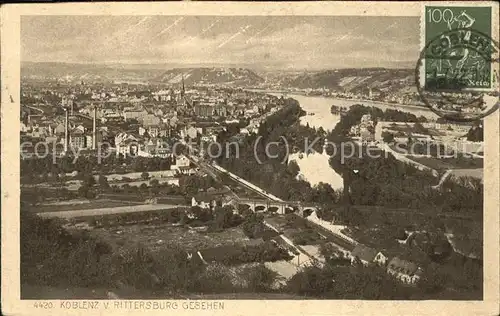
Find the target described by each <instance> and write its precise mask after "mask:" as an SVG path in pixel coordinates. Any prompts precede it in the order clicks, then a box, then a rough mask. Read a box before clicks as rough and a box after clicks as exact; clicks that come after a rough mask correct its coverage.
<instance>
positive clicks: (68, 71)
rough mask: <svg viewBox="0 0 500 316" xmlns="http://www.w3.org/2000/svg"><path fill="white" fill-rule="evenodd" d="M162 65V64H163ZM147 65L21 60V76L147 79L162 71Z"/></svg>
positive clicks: (101, 79)
mask: <svg viewBox="0 0 500 316" xmlns="http://www.w3.org/2000/svg"><path fill="white" fill-rule="evenodd" d="M163 67H164V66H163ZM163 67H161V68H154V67H148V65H103V64H101V65H99V64H76V63H59V62H41V63H38V62H23V63H21V77H22V78H25V79H34V80H58V81H66V82H80V81H82V80H83V81H87V82H110V81H148V80H149V79H150V78H154V77H156V76H158V75H159V74H161V73H162V72H163V69H164V68H163Z"/></svg>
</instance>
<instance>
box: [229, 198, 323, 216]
mask: <svg viewBox="0 0 500 316" xmlns="http://www.w3.org/2000/svg"><path fill="white" fill-rule="evenodd" d="M236 202H237V203H238V204H240V205H248V207H249V208H250V209H251V210H252V211H254V212H276V213H278V214H288V213H299V214H300V215H301V216H304V215H306V216H308V215H309V214H311V213H312V212H314V211H317V210H318V207H317V206H316V205H314V204H308V203H301V202H295V201H283V202H281V201H273V200H265V199H245V198H240V199H238V200H236Z"/></svg>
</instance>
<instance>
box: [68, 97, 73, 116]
mask: <svg viewBox="0 0 500 316" xmlns="http://www.w3.org/2000/svg"><path fill="white" fill-rule="evenodd" d="M69 102H70V104H71V116H73V100H71V101H69Z"/></svg>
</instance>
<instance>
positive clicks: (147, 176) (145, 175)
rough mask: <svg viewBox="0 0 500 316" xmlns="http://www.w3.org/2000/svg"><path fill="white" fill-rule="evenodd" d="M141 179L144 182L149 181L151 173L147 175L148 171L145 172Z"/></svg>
mask: <svg viewBox="0 0 500 316" xmlns="http://www.w3.org/2000/svg"><path fill="white" fill-rule="evenodd" d="M141 179H142V180H147V179H149V173H147V172H146V171H144V172H143V173H141Z"/></svg>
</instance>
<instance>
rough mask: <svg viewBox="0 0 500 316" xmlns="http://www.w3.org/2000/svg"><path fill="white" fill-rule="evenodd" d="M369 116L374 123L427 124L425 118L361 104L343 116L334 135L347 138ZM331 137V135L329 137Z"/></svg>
mask: <svg viewBox="0 0 500 316" xmlns="http://www.w3.org/2000/svg"><path fill="white" fill-rule="evenodd" d="M365 114H369V115H370V116H371V119H372V120H373V121H374V123H376V122H378V121H386V122H387V121H388V122H408V123H425V122H427V119H426V118H425V117H424V116H420V117H417V116H416V115H415V114H412V113H408V112H403V111H400V110H393V109H387V110H385V111H383V110H381V109H379V108H377V107H373V106H372V107H368V106H364V105H361V104H355V105H353V106H351V107H350V108H349V110H348V111H347V112H346V113H345V115H343V116H342V118H341V120H340V122H339V123H337V125H336V126H335V128H334V129H333V130H332V135H335V136H347V135H348V134H349V132H350V130H351V127H352V126H355V125H357V124H359V123H360V121H361V118H362V117H363V115H365ZM329 136H330V135H329Z"/></svg>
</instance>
